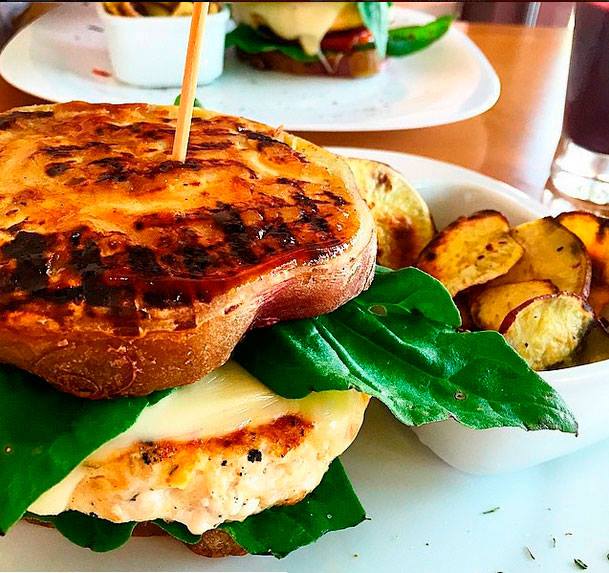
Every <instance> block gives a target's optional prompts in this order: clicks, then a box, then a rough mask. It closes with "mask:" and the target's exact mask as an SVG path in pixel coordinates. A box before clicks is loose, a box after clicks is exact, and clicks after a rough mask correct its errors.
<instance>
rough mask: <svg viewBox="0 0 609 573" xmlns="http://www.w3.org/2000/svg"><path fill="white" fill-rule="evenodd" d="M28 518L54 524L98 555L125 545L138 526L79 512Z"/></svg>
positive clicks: (75, 542)
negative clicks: (113, 521)
mask: <svg viewBox="0 0 609 573" xmlns="http://www.w3.org/2000/svg"><path fill="white" fill-rule="evenodd" d="M27 516H28V518H29V519H31V520H32V521H39V522H41V523H50V524H52V525H53V526H54V527H55V528H56V529H57V531H59V533H61V534H62V535H63V536H64V537H65V538H66V539H68V540H69V541H71V542H72V543H74V544H75V545H78V546H80V547H85V548H87V549H91V550H92V551H95V552H97V553H105V552H106V551H112V550H113V549H118V548H119V547H121V546H123V545H125V543H127V541H129V538H130V537H131V534H132V533H133V530H134V528H135V526H136V525H137V524H136V523H135V521H130V522H128V523H112V522H111V521H106V520H105V519H100V518H99V517H93V516H91V515H85V514H84V513H80V512H78V511H64V512H63V513H60V514H59V515H49V516H41V515H34V514H33V513H28V514H27Z"/></svg>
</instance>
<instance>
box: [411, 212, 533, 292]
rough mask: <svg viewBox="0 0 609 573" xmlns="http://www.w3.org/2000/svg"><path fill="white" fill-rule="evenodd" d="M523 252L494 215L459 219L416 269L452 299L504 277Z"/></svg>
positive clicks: (425, 253)
mask: <svg viewBox="0 0 609 573" xmlns="http://www.w3.org/2000/svg"><path fill="white" fill-rule="evenodd" d="M523 252H524V250H523V248H522V247H521V246H520V244H519V243H518V242H516V241H515V240H514V239H513V238H512V236H511V234H510V225H509V223H508V221H507V219H506V218H505V217H504V216H503V215H502V214H501V213H499V212H497V211H479V212H478V213H475V214H474V215H471V216H470V217H460V218H459V219H457V220H456V221H454V222H453V223H451V224H450V225H449V226H448V227H446V229H444V230H443V231H442V232H441V233H439V234H438V235H437V236H436V237H435V238H434V239H433V240H432V241H431V242H430V243H429V244H428V245H427V246H426V247H425V249H424V250H423V252H422V253H421V255H420V256H419V260H418V261H417V266H418V267H419V268H420V269H421V270H423V271H425V272H426V273H429V274H430V275H432V276H434V277H436V278H437V279H438V280H440V281H441V282H442V283H443V284H444V286H445V287H446V288H447V289H448V291H449V292H450V294H451V295H453V296H454V295H456V294H457V293H459V292H461V291H463V290H465V289H466V288H469V287H471V286H474V285H480V284H484V283H486V282H488V281H490V280H492V279H494V278H496V277H499V276H501V275H505V274H506V273H507V272H508V271H509V270H510V269H511V268H512V267H513V266H514V265H515V264H516V263H517V262H518V261H519V259H520V258H521V257H522V255H523Z"/></svg>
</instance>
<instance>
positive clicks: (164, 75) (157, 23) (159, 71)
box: [96, 2, 229, 88]
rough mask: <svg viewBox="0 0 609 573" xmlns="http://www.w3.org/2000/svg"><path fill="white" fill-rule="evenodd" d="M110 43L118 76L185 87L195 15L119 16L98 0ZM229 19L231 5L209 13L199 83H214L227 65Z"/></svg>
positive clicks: (150, 85) (130, 81) (159, 85)
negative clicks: (187, 51)
mask: <svg viewBox="0 0 609 573" xmlns="http://www.w3.org/2000/svg"><path fill="white" fill-rule="evenodd" d="M96 7H97V13H98V15H99V18H100V19H101V21H102V23H103V26H104V29H105V35H106V38H107V43H108V53H109V55H110V61H111V62H112V69H113V71H114V76H115V77H116V78H117V79H118V80H120V81H122V82H124V83H126V84H132V85H136V86H140V87H146V88H168V87H179V86H180V85H181V84H182V75H183V72H184V62H185V60H186V47H187V45H188V32H189V28H190V20H191V19H190V17H189V16H176V17H172V16H142V17H141V18H135V17H134V18H131V17H128V16H114V15H112V14H108V12H106V10H105V9H104V7H103V3H102V2H96ZM228 20H229V10H228V8H227V7H226V6H224V7H223V8H222V10H221V11H220V12H217V13H216V14H209V15H208V16H207V22H206V24H205V33H204V36H203V45H202V54H201V67H200V71H199V81H198V84H199V85H202V84H209V83H211V82H213V81H214V80H215V79H216V78H218V77H219V76H220V75H221V74H222V71H223V69H224V40H225V36H226V27H227V23H228Z"/></svg>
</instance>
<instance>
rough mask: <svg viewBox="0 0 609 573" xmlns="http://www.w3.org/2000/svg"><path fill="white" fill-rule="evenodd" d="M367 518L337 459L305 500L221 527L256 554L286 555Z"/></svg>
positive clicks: (246, 548)
mask: <svg viewBox="0 0 609 573" xmlns="http://www.w3.org/2000/svg"><path fill="white" fill-rule="evenodd" d="M364 519H366V512H365V511H364V508H363V507H362V505H361V504H360V502H359V500H358V499H357V495H356V494H355V492H354V491H353V487H352V486H351V483H350V482H349V478H348V477H347V474H346V473H345V470H344V469H343V466H342V464H341V463H340V461H339V460H338V459H336V460H334V461H333V462H332V464H331V465H330V469H329V470H328V471H327V472H326V474H325V476H324V478H323V480H322V481H321V483H320V484H319V485H318V486H317V488H316V489H315V490H313V492H312V493H310V494H309V495H308V496H307V497H305V498H304V499H303V500H302V501H301V502H299V503H297V504H295V505H282V506H277V507H272V508H270V509H267V510H265V511H263V512H262V513H259V514H257V515H252V516H250V517H248V518H247V519H246V520H245V521H242V522H232V523H225V524H223V525H221V526H220V528H221V529H224V530H225V531H226V532H228V533H230V535H231V536H232V537H233V539H234V540H235V541H236V542H237V543H238V544H239V545H240V546H241V547H243V549H245V550H246V551H247V552H248V553H251V554H252V555H269V554H272V555H274V556H275V557H285V556H286V555H287V554H288V553H290V552H292V551H294V550H295V549H298V548H299V547H303V546H304V545H308V544H309V543H313V542H314V541H316V540H317V539H319V538H320V537H321V536H322V535H325V534H326V533H329V532H330V531H338V530H340V529H346V528H348V527H354V526H356V525H358V524H359V523H361V522H362V521H364Z"/></svg>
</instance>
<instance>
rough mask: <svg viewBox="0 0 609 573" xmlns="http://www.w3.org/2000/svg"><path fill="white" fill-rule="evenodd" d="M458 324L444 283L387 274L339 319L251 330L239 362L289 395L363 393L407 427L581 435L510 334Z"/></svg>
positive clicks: (407, 273)
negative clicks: (449, 425) (462, 328)
mask: <svg viewBox="0 0 609 573" xmlns="http://www.w3.org/2000/svg"><path fill="white" fill-rule="evenodd" d="M458 324H459V318H458V311H457V310H456V308H455V307H454V303H453V302H452V299H451V298H450V295H449V294H448V292H447V291H446V289H445V288H444V287H443V286H442V285H441V284H440V283H439V282H438V281H437V280H435V279H433V278H432V277H430V276H428V275H426V274H425V273H423V272H421V271H419V270H417V269H414V268H407V269H402V270H399V271H394V272H386V271H382V272H381V273H377V276H376V278H375V281H374V282H373V284H372V286H371V287H370V289H369V290H368V291H366V292H364V293H362V294H361V295H359V296H358V297H357V298H355V299H353V300H352V301H351V302H349V303H347V304H346V305H344V306H342V307H341V308H339V309H338V310H336V311H334V312H333V313H331V314H328V315H325V316H319V317H317V318H313V319H308V320H299V321H292V322H286V323H281V324H277V325H275V326H273V327H271V328H266V329H258V330H255V331H252V332H250V333H249V334H248V336H247V337H246V338H245V340H244V341H243V342H242V343H241V344H240V345H239V346H238V347H237V349H236V353H235V358H236V360H237V361H238V362H239V363H241V365H242V366H243V367H244V368H246V369H247V370H248V371H249V372H251V373H252V374H253V375H254V376H256V377H257V378H258V379H260V380H261V381H262V382H263V383H264V384H265V385H266V386H268V387H269V388H270V389H271V390H273V391H274V392H276V393H277V394H280V395H281V396H285V397H288V398H300V397H303V396H305V395H307V394H308V393H309V392H311V391H323V390H333V389H336V390H346V389H349V388H355V389H357V390H360V391H362V392H366V393H368V394H370V395H372V396H374V397H376V398H378V399H379V400H380V401H381V402H383V403H384V404H385V405H386V406H387V407H388V408H389V409H390V410H391V412H392V413H393V414H394V416H395V417H396V418H397V419H398V420H400V421H401V422H403V423H404V424H407V425H415V426H418V425H421V424H427V423H430V422H438V421H441V420H445V419H447V418H454V419H455V420H457V421H458V422H461V423H462V424H464V425H465V426H468V427H470V428H475V429H484V428H493V427H502V426H515V427H521V428H526V429H528V430H540V429H552V430H561V431H563V432H572V433H574V432H576V431H577V423H576V422H575V419H574V418H573V415H572V414H571V413H570V412H569V410H568V409H567V406H566V405H565V404H564V402H563V401H562V399H561V398H560V396H559V395H558V394H557V393H556V392H555V391H554V390H553V388H552V387H551V386H549V385H548V384H547V383H546V382H545V381H544V380H543V379H542V378H540V377H539V376H538V375H537V374H536V373H535V372H533V371H532V370H530V369H529V368H528V366H527V365H526V363H525V361H524V360H523V359H522V358H521V357H520V356H518V354H517V353H516V352H515V351H514V350H513V349H512V348H511V347H510V346H509V345H508V344H507V343H506V342H505V340H504V339H503V337H502V336H501V335H499V334H498V333H495V332H458V331H456V330H455V328H456V327H457V326H458ZM261 348H263V349H264V352H261V351H260V349H261Z"/></svg>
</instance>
